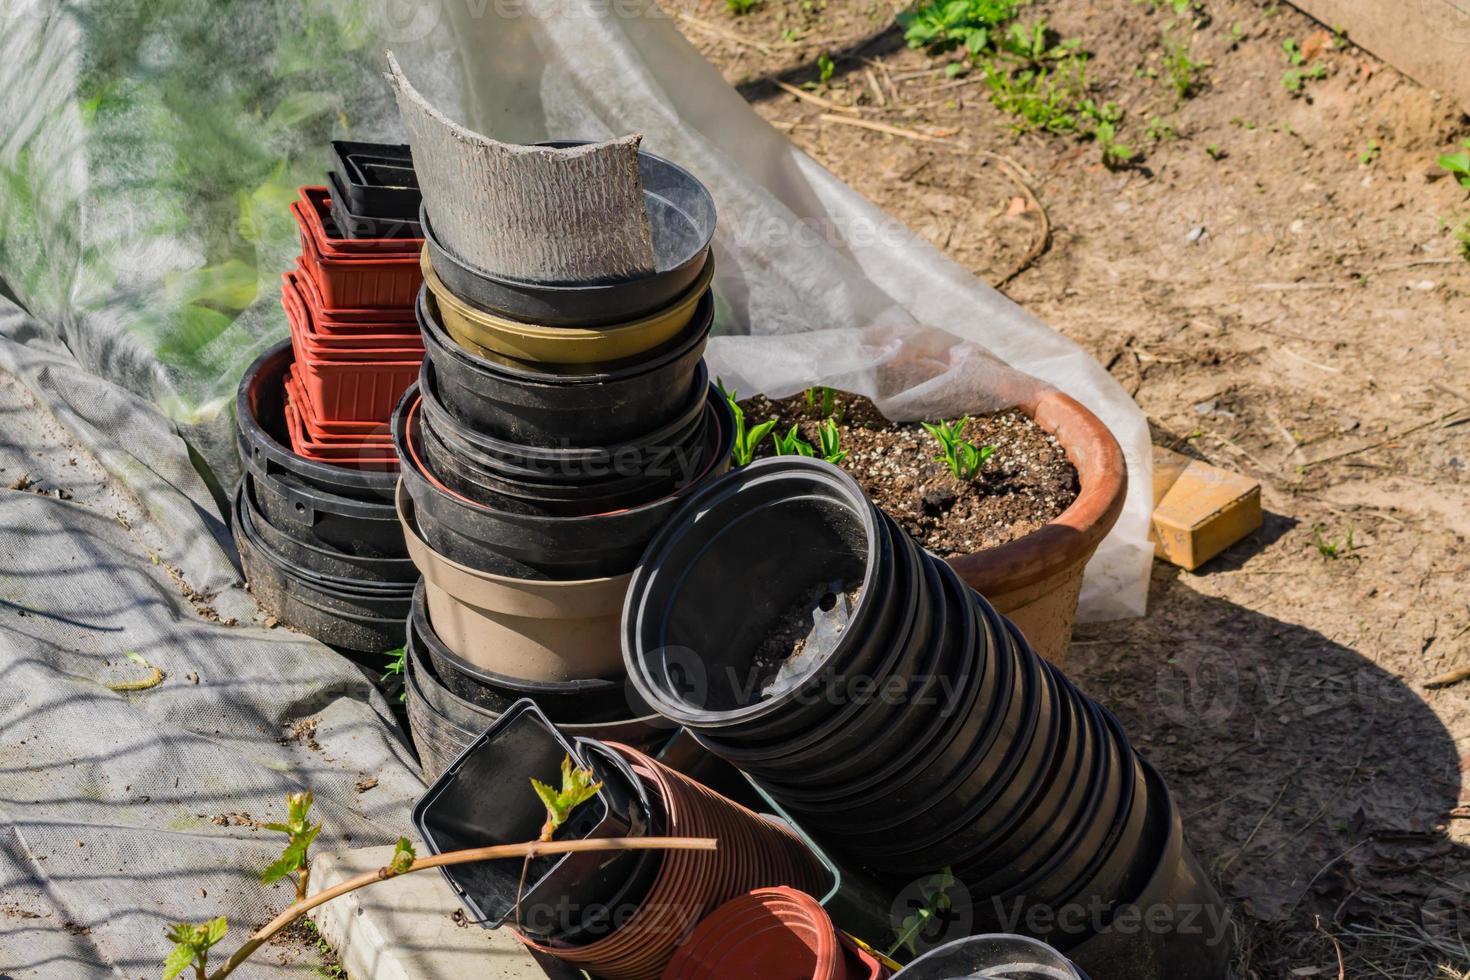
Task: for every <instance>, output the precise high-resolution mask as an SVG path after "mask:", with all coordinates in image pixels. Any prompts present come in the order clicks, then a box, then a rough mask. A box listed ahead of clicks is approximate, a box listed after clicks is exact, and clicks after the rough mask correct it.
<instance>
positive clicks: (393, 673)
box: [378, 647, 408, 701]
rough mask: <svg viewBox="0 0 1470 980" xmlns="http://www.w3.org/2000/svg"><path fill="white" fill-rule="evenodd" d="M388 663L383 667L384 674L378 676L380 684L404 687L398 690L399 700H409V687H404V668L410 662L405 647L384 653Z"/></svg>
mask: <svg viewBox="0 0 1470 980" xmlns="http://www.w3.org/2000/svg"><path fill="white" fill-rule="evenodd" d="M384 656H386V657H387V658H388V663H387V664H386V665H384V667H383V675H382V676H381V677H379V678H378V682H379V683H380V684H385V685H389V686H397V687H399V688H403V689H402V690H400V691H399V692H398V700H400V701H407V700H408V689H407V688H404V687H403V676H404V668H405V666H406V664H407V663H408V653H407V651H406V650H405V649H404V648H403V647H399V648H398V649H397V650H389V651H388V652H387V653H386V654H384Z"/></svg>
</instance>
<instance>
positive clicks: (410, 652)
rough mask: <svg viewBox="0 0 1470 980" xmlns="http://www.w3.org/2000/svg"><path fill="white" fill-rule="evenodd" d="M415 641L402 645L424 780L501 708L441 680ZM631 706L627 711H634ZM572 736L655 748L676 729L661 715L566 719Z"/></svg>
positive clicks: (413, 730) (430, 778) (486, 725)
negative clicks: (471, 697) (467, 695)
mask: <svg viewBox="0 0 1470 980" xmlns="http://www.w3.org/2000/svg"><path fill="white" fill-rule="evenodd" d="M409 639H411V640H414V641H415V642H413V643H405V644H403V646H404V650H405V654H406V655H405V657H404V692H405V694H406V695H407V696H406V698H405V703H406V705H407V708H408V717H409V721H410V729H411V733H412V735H413V744H414V748H415V749H416V750H417V752H418V756H419V762H420V765H421V766H422V770H423V776H424V779H425V781H427V782H432V781H433V780H435V779H437V778H438V777H439V774H440V773H442V772H443V771H444V770H445V769H446V768H448V766H449V764H450V763H451V762H453V761H454V760H455V759H456V758H457V757H458V756H459V754H460V753H461V752H463V751H464V750H465V749H466V748H468V747H469V746H470V743H472V742H473V741H474V740H475V739H476V738H477V737H478V736H479V735H480V734H481V733H482V732H484V731H485V730H486V729H487V728H489V727H490V726H491V725H492V724H494V723H495V720H496V719H497V718H499V717H500V712H498V711H491V710H489V709H487V708H484V707H481V706H479V705H476V704H472V703H470V702H469V701H466V700H465V699H464V698H461V697H459V696H458V695H456V694H455V693H454V692H453V691H451V690H449V689H448V688H447V687H445V686H444V684H443V683H442V682H441V681H440V680H439V676H438V674H437V673H436V672H435V670H434V665H433V663H432V662H431V661H430V660H429V658H428V657H427V656H426V654H425V651H424V650H423V649H421V645H420V644H419V643H418V642H417V640H418V638H417V637H415V636H414V635H413V634H412V633H411V632H410V633H409ZM632 713H633V710H632V709H631V708H630V709H629V711H628V714H630V715H631V714H632ZM561 729H562V731H563V732H565V733H566V735H567V736H568V737H578V738H583V737H585V738H596V739H599V740H601V741H605V742H618V743H621V744H624V745H631V746H634V747H635V748H638V749H640V750H642V751H647V752H657V751H658V749H659V747H660V746H661V745H663V744H664V743H665V742H667V741H668V740H669V738H670V737H671V735H672V731H671V729H670V728H669V726H668V723H667V722H665V721H664V720H663V719H661V718H659V717H658V716H657V715H648V716H644V717H641V718H631V717H626V716H625V717H624V718H621V719H617V720H612V721H603V722H587V723H580V722H568V723H565V724H563V725H561Z"/></svg>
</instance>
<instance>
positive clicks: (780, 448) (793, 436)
mask: <svg viewBox="0 0 1470 980" xmlns="http://www.w3.org/2000/svg"><path fill="white" fill-rule="evenodd" d="M771 440H772V441H773V442H774V443H775V445H776V455H777V456H808V457H811V458H815V457H816V455H817V450H816V448H815V447H813V446H812V444H811V443H809V442H807V441H806V440H805V439H803V438H802V437H801V434H800V433H799V432H798V431H797V426H796V423H794V422H793V423H792V424H791V428H790V429H789V430H787V432H786V434H785V435H784V436H783V435H781V433H779V432H777V433H776V434H775V435H773V436H771Z"/></svg>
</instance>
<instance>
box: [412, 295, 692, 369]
mask: <svg viewBox="0 0 1470 980" xmlns="http://www.w3.org/2000/svg"><path fill="white" fill-rule="evenodd" d="M430 303H433V304H434V306H433V308H432V309H431V308H430V307H429V304H430ZM706 307H707V309H706ZM417 308H418V310H419V326H420V329H421V330H422V331H423V332H424V333H425V341H424V347H425V349H427V348H429V347H430V346H433V347H435V348H437V349H440V350H443V351H444V352H445V353H447V354H449V355H450V356H452V357H454V359H455V360H458V361H462V362H464V363H465V365H466V366H467V367H469V368H470V369H471V370H473V371H477V372H480V373H483V374H491V375H499V376H500V377H501V379H503V380H504V381H506V382H508V383H512V384H516V385H521V386H524V387H538V388H545V389H547V390H548V391H555V390H556V389H558V388H561V387H565V386H568V385H605V384H609V383H614V382H619V381H626V380H629V379H631V378H635V377H639V376H641V375H645V374H652V373H653V372H654V371H657V370H659V369H661V368H664V367H667V366H668V365H669V364H670V363H671V362H673V361H677V360H678V359H679V358H681V357H683V356H684V355H685V354H687V353H689V352H690V351H691V350H692V349H694V348H695V347H697V346H698V345H699V344H700V343H703V342H704V341H705V339H706V338H707V336H708V334H709V331H710V329H711V328H712V327H713V325H714V302H713V298H712V294H710V298H707V299H705V298H702V299H701V300H700V302H699V304H698V305H696V307H695V310H694V316H692V317H691V318H690V320H689V323H688V324H687V325H686V326H685V328H684V329H683V330H682V331H680V332H679V333H677V334H675V335H674V336H673V337H671V338H670V339H669V340H668V342H667V343H666V344H665V345H664V346H662V347H659V348H655V349H653V350H650V351H646V352H645V354H647V355H648V357H647V359H644V358H640V357H635V358H631V359H628V361H627V363H619V364H617V365H614V366H612V367H609V368H606V369H605V370H602V371H585V372H570V371H568V372H558V371H537V370H535V369H534V368H531V367H529V366H526V365H524V364H508V363H505V362H504V361H492V360H490V359H488V358H485V357H481V356H479V355H478V354H476V353H474V352H473V351H469V350H466V349H465V348H464V347H463V346H461V345H460V344H459V342H458V341H456V340H455V339H454V337H452V336H451V335H450V333H449V331H448V330H447V329H446V328H445V326H444V324H443V322H442V321H441V320H440V319H439V308H438V303H437V301H436V300H435V298H434V295H433V293H431V292H430V291H429V288H428V285H427V284H425V285H424V286H423V287H421V288H420V290H419V296H418V307H417Z"/></svg>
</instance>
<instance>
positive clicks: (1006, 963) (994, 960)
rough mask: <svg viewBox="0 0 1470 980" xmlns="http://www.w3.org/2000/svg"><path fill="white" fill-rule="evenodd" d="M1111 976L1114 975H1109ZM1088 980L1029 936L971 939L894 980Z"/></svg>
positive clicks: (938, 950) (941, 951)
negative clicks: (988, 979) (979, 979)
mask: <svg viewBox="0 0 1470 980" xmlns="http://www.w3.org/2000/svg"><path fill="white" fill-rule="evenodd" d="M1108 975H1109V976H1111V974H1108ZM964 977H994V978H997V980H1001V978H1004V980H1087V974H1085V973H1083V972H1082V970H1081V969H1080V968H1079V967H1078V966H1077V965H1076V964H1075V963H1073V962H1071V961H1070V960H1068V959H1067V958H1066V957H1065V956H1063V955H1062V954H1061V953H1058V952H1057V951H1056V950H1054V949H1052V948H1051V947H1049V946H1047V945H1046V944H1045V943H1042V942H1039V941H1038V940H1035V939H1031V938H1029V937H1027V936H1010V935H1003V934H995V935H989V936H970V937H968V938H965V939H956V940H955V941H954V942H950V943H945V944H944V945H943V946H940V947H938V948H936V949H931V950H930V951H929V952H927V953H925V954H924V955H923V956H920V957H919V958H918V959H916V960H914V961H913V962H912V963H910V964H909V965H908V966H906V967H904V968H903V969H902V970H899V971H898V973H896V974H894V980H961V978H964Z"/></svg>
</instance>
